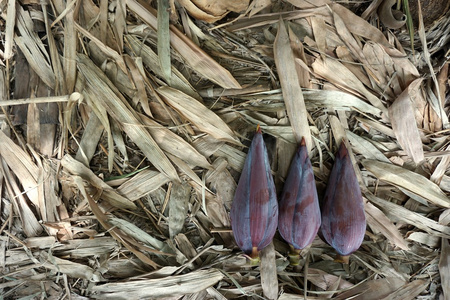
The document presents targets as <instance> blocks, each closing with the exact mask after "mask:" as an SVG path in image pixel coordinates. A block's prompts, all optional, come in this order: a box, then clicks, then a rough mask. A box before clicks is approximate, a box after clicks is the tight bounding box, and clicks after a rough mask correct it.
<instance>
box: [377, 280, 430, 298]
mask: <svg viewBox="0 0 450 300" xmlns="http://www.w3.org/2000/svg"><path fill="white" fill-rule="evenodd" d="M429 284H430V281H429V280H414V281H412V282H410V283H407V284H405V285H404V286H403V287H401V288H399V289H398V290H396V291H395V292H393V293H391V294H390V295H389V296H386V297H384V298H381V300H413V299H417V298H416V297H417V296H419V295H420V293H422V292H423V291H424V290H425V289H426V288H427V287H428V286H429ZM378 299H380V298H378Z"/></svg>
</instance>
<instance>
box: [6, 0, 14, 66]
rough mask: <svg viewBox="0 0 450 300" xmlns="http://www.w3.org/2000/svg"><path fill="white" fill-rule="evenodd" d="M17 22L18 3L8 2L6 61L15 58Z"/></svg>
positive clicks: (11, 0)
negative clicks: (15, 26) (15, 27)
mask: <svg viewBox="0 0 450 300" xmlns="http://www.w3.org/2000/svg"><path fill="white" fill-rule="evenodd" d="M15 22H16V1H15V0H8V4H7V9H6V30H5V38H4V39H5V51H4V59H5V60H8V59H10V58H11V57H12V56H13V51H12V49H13V45H14V25H15Z"/></svg>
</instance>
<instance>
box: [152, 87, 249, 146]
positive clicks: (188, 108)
mask: <svg viewBox="0 0 450 300" xmlns="http://www.w3.org/2000/svg"><path fill="white" fill-rule="evenodd" d="M157 92H158V93H159V94H160V95H161V96H162V97H163V98H164V101H166V102H167V104H169V105H170V106H171V107H173V108H174V109H175V110H176V111H178V113H179V114H180V115H182V116H183V117H185V118H186V119H187V120H189V121H190V122H192V123H193V124H194V125H195V126H197V127H198V129H200V130H201V131H203V132H206V133H208V134H210V135H211V136H213V137H215V138H216V139H218V140H223V141H226V142H229V143H233V144H236V145H241V143H240V142H239V140H238V139H237V138H236V137H235V134H234V133H233V131H232V130H231V129H230V128H229V127H228V125H227V124H226V123H225V122H224V121H223V120H222V119H221V118H220V117H219V116H217V115H216V114H215V113H214V112H212V111H211V110H210V109H208V108H207V107H206V106H204V105H203V104H202V103H200V102H199V101H198V100H196V99H194V98H192V97H190V96H188V95H186V94H184V93H183V92H181V91H179V90H176V89H173V88H170V87H160V88H159V89H158V90H157Z"/></svg>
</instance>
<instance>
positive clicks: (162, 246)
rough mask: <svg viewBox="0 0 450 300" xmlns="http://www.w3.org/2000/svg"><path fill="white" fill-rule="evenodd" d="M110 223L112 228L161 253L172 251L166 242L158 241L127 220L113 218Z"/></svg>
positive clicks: (109, 220)
mask: <svg viewBox="0 0 450 300" xmlns="http://www.w3.org/2000/svg"><path fill="white" fill-rule="evenodd" d="M108 223H110V224H111V225H112V226H115V227H117V228H119V229H120V230H121V231H123V232H124V233H126V234H127V235H128V236H130V237H133V238H134V239H136V240H137V241H140V242H142V243H144V244H147V246H149V247H152V248H154V249H156V250H159V251H163V252H164V251H168V250H169V251H170V249H169V247H168V245H167V244H166V243H164V242H161V241H160V240H158V239H156V238H155V237H153V236H151V235H150V234H148V233H147V232H145V231H144V230H142V229H141V228H139V227H137V226H136V225H134V224H133V223H130V222H128V221H126V220H123V219H120V218H115V217H111V218H109V219H108Z"/></svg>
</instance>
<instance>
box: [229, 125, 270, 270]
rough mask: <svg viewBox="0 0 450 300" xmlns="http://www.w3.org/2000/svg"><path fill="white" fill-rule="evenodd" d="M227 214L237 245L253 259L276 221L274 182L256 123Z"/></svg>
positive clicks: (266, 241)
mask: <svg viewBox="0 0 450 300" xmlns="http://www.w3.org/2000/svg"><path fill="white" fill-rule="evenodd" d="M230 217H231V229H232V230H233V234H234V238H235V240H236V243H237V245H238V246H239V248H241V250H242V251H244V253H246V254H247V255H250V257H251V258H252V259H255V260H256V261H257V259H258V252H259V251H260V250H262V249H263V248H265V247H266V246H267V245H269V244H270V242H271V241H272V239H273V236H274V235H275V231H276V229H277V223H278V202H277V196H276V192H275V184H274V182H273V177H272V174H271V171H270V164H269V157H268V155H267V149H266V145H265V144H264V140H263V137H262V133H261V129H260V127H259V126H258V128H257V131H256V134H255V136H254V137H253V141H252V144H251V146H250V149H249V151H248V154H247V157H246V159H245V163H244V168H243V169H242V174H241V178H240V179H239V183H238V186H237V188H236V194H235V196H234V200H233V204H232V206H231V212H230Z"/></svg>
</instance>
